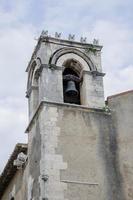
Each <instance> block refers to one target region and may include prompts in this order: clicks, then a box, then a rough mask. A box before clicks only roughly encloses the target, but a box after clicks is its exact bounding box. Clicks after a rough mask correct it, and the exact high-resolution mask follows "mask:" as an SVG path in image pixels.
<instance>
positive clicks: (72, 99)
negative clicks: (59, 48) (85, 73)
mask: <svg viewBox="0 0 133 200" xmlns="http://www.w3.org/2000/svg"><path fill="white" fill-rule="evenodd" d="M74 64H75V65H76V62H75V61H73V60H71V61H70V60H69V61H67V62H66V63H65V69H64V71H63V96H64V102H65V103H72V104H80V82H81V77H80V74H79V73H78V70H75V66H74Z"/></svg>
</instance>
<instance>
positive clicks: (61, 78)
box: [0, 32, 133, 200]
mask: <svg viewBox="0 0 133 200" xmlns="http://www.w3.org/2000/svg"><path fill="white" fill-rule="evenodd" d="M101 50H102V46H100V45H99V43H98V41H97V40H94V41H93V43H92V44H90V43H86V40H85V39H84V38H81V40H80V42H77V41H75V40H74V37H73V36H72V35H69V39H68V40H64V39H61V37H60V34H57V33H56V35H55V37H51V36H48V34H47V33H46V32H42V34H41V35H40V37H39V39H38V42H37V45H36V47H35V49H34V51H33V54H32V56H31V60H30V62H29V64H28V67H27V69H26V72H27V75H28V80H27V91H26V97H27V99H28V110H29V122H28V125H27V128H26V133H27V136H28V144H22V143H19V144H16V146H15V148H14V151H13V152H12V154H11V156H10V158H9V160H8V162H7V164H6V166H5V168H4V170H3V172H2V173H1V175H0V199H1V200H133V90H130V91H126V92H123V93H120V94H115V95H113V96H109V97H108V98H107V100H106V101H105V99H104V87H103V78H104V76H105V73H104V72H103V71H102V64H101ZM112 84H113V80H112Z"/></svg>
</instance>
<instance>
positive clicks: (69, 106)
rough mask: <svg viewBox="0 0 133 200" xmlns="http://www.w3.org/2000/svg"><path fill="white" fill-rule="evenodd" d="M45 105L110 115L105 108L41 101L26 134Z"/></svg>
mask: <svg viewBox="0 0 133 200" xmlns="http://www.w3.org/2000/svg"><path fill="white" fill-rule="evenodd" d="M44 105H51V106H57V107H66V108H69V109H70V108H71V109H76V111H77V110H79V111H81V110H82V111H84V112H97V113H101V114H105V115H110V114H109V113H107V112H105V110H104V109H103V108H89V107H87V106H83V105H76V104H69V103H58V102H50V101H41V102H40V104H39V105H38V107H37V109H36V111H35V113H34V114H33V116H32V118H31V119H30V122H29V124H28V126H27V128H26V130H25V133H28V132H29V131H30V128H31V126H32V124H33V122H34V119H35V118H36V116H37V115H38V113H39V112H41V110H42V107H43V106H44Z"/></svg>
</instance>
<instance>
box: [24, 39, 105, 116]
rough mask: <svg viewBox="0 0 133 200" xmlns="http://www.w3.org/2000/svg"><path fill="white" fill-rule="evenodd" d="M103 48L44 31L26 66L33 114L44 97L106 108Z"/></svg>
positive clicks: (54, 100) (62, 101)
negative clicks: (102, 62)
mask: <svg viewBox="0 0 133 200" xmlns="http://www.w3.org/2000/svg"><path fill="white" fill-rule="evenodd" d="M101 49H102V46H100V45H98V44H87V43H84V41H83V42H76V41H70V40H62V39H60V38H52V37H49V36H43V35H41V36H40V38H39V40H38V43H37V45H36V47H35V50H34V52H33V55H32V57H31V60H30V62H29V65H28V67H27V70H26V71H27V72H28V84H27V97H28V98H29V116H30V118H31V116H33V114H34V113H35V111H36V109H37V106H38V105H39V103H40V102H41V101H47V102H56V103H72V104H80V105H82V106H85V107H90V108H103V107H104V90H103V76H104V73H102V66H101Z"/></svg>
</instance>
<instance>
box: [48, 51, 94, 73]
mask: <svg viewBox="0 0 133 200" xmlns="http://www.w3.org/2000/svg"><path fill="white" fill-rule="evenodd" d="M63 57H64V60H63ZM76 57H77V60H81V61H82V63H83V64H84V65H86V69H85V70H88V69H89V71H96V70H97V69H96V67H95V65H94V64H93V62H92V60H91V59H90V58H89V57H88V56H87V55H86V54H85V53H83V52H82V51H80V50H78V49H74V48H61V49H58V50H57V51H55V52H54V53H53V55H52V56H51V58H50V60H49V64H53V65H57V66H58V65H62V64H63V62H64V61H65V60H66V59H70V58H75V59H76ZM61 58H62V60H63V61H61ZM59 61H60V62H59ZM87 68H88V69H87Z"/></svg>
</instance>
